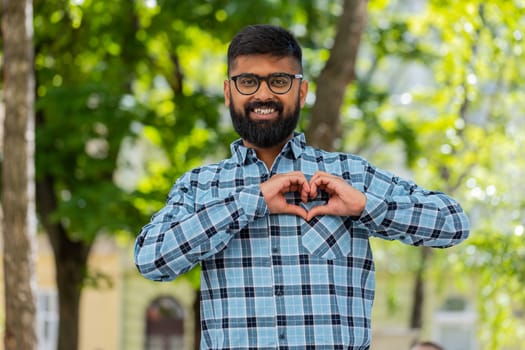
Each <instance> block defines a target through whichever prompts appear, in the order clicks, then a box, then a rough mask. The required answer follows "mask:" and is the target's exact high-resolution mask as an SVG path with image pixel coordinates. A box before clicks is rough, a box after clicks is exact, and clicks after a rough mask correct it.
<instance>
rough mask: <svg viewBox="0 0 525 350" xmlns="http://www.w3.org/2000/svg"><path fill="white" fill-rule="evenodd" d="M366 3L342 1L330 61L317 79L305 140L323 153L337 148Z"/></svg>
mask: <svg viewBox="0 0 525 350" xmlns="http://www.w3.org/2000/svg"><path fill="white" fill-rule="evenodd" d="M366 13H367V1H366V0H345V2H344V5H343V13H342V15H341V17H340V18H339V23H338V26H337V33H336V35H335V41H334V46H333V47H332V49H331V51H330V58H329V59H328V62H326V65H325V66H324V68H323V70H322V72H321V74H320V75H319V78H318V79H317V92H316V100H315V103H314V106H313V108H312V117H311V120H310V125H309V127H308V130H306V139H307V140H308V143H309V144H311V145H314V146H317V147H320V148H323V149H325V150H334V149H335V148H337V146H338V145H337V143H338V142H337V141H338V139H339V138H340V137H341V120H340V110H341V105H342V104H343V100H344V95H345V91H346V87H347V86H348V84H349V83H350V82H351V81H352V80H353V79H355V62H356V59H357V52H358V49H359V44H360V43H361V35H362V33H363V31H364V28H365V25H366Z"/></svg>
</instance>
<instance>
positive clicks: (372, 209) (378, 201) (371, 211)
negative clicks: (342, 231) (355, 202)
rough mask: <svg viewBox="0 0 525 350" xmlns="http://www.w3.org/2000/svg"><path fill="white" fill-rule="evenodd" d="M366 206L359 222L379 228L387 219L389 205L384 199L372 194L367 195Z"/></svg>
mask: <svg viewBox="0 0 525 350" xmlns="http://www.w3.org/2000/svg"><path fill="white" fill-rule="evenodd" d="M365 196H366V205H365V209H364V210H363V212H362V213H361V216H360V217H359V221H360V222H361V223H362V224H364V225H366V226H368V227H370V226H372V227H378V226H380V225H381V223H382V222H383V220H384V219H385V216H386V213H387V210H388V204H387V203H386V202H385V200H384V199H382V198H379V197H376V196H374V195H373V194H370V193H365Z"/></svg>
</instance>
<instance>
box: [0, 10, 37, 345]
mask: <svg viewBox="0 0 525 350" xmlns="http://www.w3.org/2000/svg"><path fill="white" fill-rule="evenodd" d="M32 20H33V7H32V3H31V1H30V0H4V1H3V16H2V35H3V42H4V47H3V51H4V52H3V54H4V57H3V61H4V84H5V85H4V94H5V96H4V101H5V121H4V144H3V147H4V149H3V164H2V181H3V183H2V206H3V212H4V215H3V236H4V285H5V303H6V304H5V310H6V315H5V337H4V344H5V349H6V350H15V349H17V350H31V349H36V346H37V337H36V317H35V314H36V310H35V308H36V307H35V290H34V289H33V286H34V284H35V277H34V276H35V268H34V262H33V245H32V242H34V239H35V236H36V218H35V209H34V205H35V202H34V200H35V198H34V196H35V193H34V192H35V191H34V167H35V165H34V151H35V143H34V142H35V141H34V140H35V137H34V84H35V82H34V73H33V27H32Z"/></svg>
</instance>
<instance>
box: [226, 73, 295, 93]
mask: <svg viewBox="0 0 525 350" xmlns="http://www.w3.org/2000/svg"><path fill="white" fill-rule="evenodd" d="M243 77H248V78H254V79H255V81H257V86H256V87H255V90H253V92H250V93H246V92H242V91H241V90H240V89H239V86H238V85H237V80H238V79H239V78H243ZM279 77H287V78H289V79H290V86H288V89H286V91H281V92H277V91H274V90H273V88H272V84H270V79H272V78H279ZM295 79H303V75H302V74H289V73H282V72H281V73H272V74H268V75H267V76H265V77H262V76H260V75H257V74H252V73H242V74H239V75H235V76H233V77H231V78H230V80H233V82H234V83H235V88H236V89H237V91H238V92H239V93H240V94H241V95H253V94H255V93H256V92H257V91H259V88H260V87H261V81H265V82H266V85H268V88H269V89H270V91H271V92H273V93H274V94H277V95H284V94H287V93H288V92H289V91H290V89H291V88H292V85H293V81H294V80H295Z"/></svg>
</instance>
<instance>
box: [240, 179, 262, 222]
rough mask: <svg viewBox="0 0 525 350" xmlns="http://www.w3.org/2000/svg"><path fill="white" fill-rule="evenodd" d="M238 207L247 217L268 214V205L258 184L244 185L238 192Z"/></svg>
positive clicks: (251, 217)
mask: <svg viewBox="0 0 525 350" xmlns="http://www.w3.org/2000/svg"><path fill="white" fill-rule="evenodd" d="M238 195H239V202H238V204H239V208H240V209H242V211H243V212H244V214H245V215H246V216H247V217H248V219H251V220H253V219H255V218H257V217H263V216H266V215H267V214H269V209H268V206H267V205H266V201H265V200H264V197H263V195H262V193H261V190H260V188H259V186H252V187H245V188H243V189H242V190H241V191H239V193H238Z"/></svg>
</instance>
